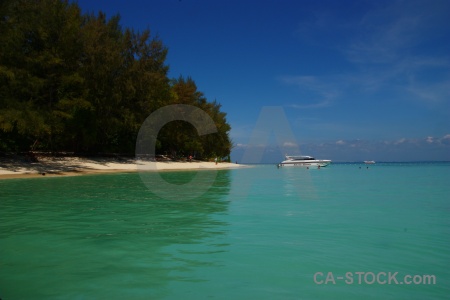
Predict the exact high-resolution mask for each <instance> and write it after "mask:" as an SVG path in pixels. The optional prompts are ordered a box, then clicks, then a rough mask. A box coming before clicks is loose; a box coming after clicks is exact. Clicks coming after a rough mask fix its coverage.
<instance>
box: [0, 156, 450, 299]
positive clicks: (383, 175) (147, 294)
mask: <svg viewBox="0 0 450 300" xmlns="http://www.w3.org/2000/svg"><path fill="white" fill-rule="evenodd" d="M449 297H450V163H449V162H434V163H377V164H375V165H364V164H344V163H342V164H335V163H333V164H331V165H330V166H328V167H326V168H320V169H316V168H310V169H306V168H297V167H291V168H289V167H284V168H277V166H276V165H274V164H273V165H252V166H250V167H246V168H239V169H229V170H220V171H217V170H199V171H177V172H148V173H145V172H141V173H115V174H100V175H99V174H96V175H83V176H72V177H70V176H69V177H66V176H61V177H44V176H43V177H41V178H30V179H6V180H0V299H2V300H9V299H234V300H236V299H449Z"/></svg>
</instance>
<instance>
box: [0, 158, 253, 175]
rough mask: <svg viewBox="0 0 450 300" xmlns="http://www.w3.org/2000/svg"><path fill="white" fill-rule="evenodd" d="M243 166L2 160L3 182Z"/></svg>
mask: <svg viewBox="0 0 450 300" xmlns="http://www.w3.org/2000/svg"><path fill="white" fill-rule="evenodd" d="M240 167H244V165H240V164H235V163H228V162H218V163H217V164H216V163H215V162H205V161H196V160H193V161H191V162H189V161H158V162H150V161H146V162H142V161H138V162H137V161H136V160H135V159H134V158H84V157H42V158H39V159H38V160H37V161H35V162H33V161H29V160H26V159H13V158H10V159H2V160H0V179H10V178H32V177H43V176H76V175H84V174H95V173H117V172H137V171H164V170H172V171H176V170H202V169H229V168H240Z"/></svg>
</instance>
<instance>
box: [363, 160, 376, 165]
mask: <svg viewBox="0 0 450 300" xmlns="http://www.w3.org/2000/svg"><path fill="white" fill-rule="evenodd" d="M364 163H365V164H366V165H372V164H374V163H375V161H373V160H365V161H364Z"/></svg>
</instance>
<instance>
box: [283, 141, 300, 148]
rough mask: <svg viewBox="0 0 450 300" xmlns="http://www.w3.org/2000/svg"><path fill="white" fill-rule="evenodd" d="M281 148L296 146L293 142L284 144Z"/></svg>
mask: <svg viewBox="0 0 450 300" xmlns="http://www.w3.org/2000/svg"><path fill="white" fill-rule="evenodd" d="M283 147H298V145H297V144H296V143H293V142H284V144H283Z"/></svg>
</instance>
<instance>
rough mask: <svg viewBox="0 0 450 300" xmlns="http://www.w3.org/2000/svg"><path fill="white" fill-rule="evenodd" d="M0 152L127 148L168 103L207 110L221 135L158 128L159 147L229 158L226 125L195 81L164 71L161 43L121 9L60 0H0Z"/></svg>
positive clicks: (177, 124) (183, 125) (183, 127)
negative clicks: (86, 7)
mask: <svg viewBox="0 0 450 300" xmlns="http://www.w3.org/2000/svg"><path fill="white" fill-rule="evenodd" d="M0 45H1V51H0V151H2V152H23V151H30V150H33V151H51V152H63V151H68V152H75V153H88V154H96V153H128V154H133V153H134V149H135V143H136V136H137V132H138V130H139V128H140V126H141V125H142V123H143V121H144V120H145V118H146V117H147V116H148V115H149V114H151V113H152V112H154V111H155V110H156V109H158V108H161V107H163V106H166V105H170V104H189V105H194V106H196V107H199V108H201V109H203V110H204V111H206V112H207V113H208V114H209V115H210V116H211V118H212V119H213V120H214V122H215V124H216V126H217V129H218V132H217V133H214V134H210V135H205V136H198V134H197V131H196V130H195V129H194V128H193V126H192V125H190V124H189V123H187V122H184V121H174V122H170V123H168V124H167V125H166V126H164V127H163V129H162V130H161V131H160V134H159V135H158V142H157V149H156V151H157V153H159V154H169V155H174V154H176V155H179V156H180V155H195V156H196V157H201V158H210V157H215V156H218V157H226V156H228V155H229V153H230V150H231V141H230V138H229V136H228V133H229V131H230V125H229V124H228V123H227V121H226V114H225V113H224V112H222V111H221V110H220V109H221V106H220V104H218V103H217V102H215V101H214V102H210V101H208V100H207V99H206V98H205V97H204V95H203V94H202V93H201V92H200V91H198V90H197V86H196V84H195V82H194V81H193V80H192V79H191V78H183V77H180V78H177V79H170V78H168V66H167V65H166V64H165V59H166V55H167V51H168V50H167V48H166V47H165V46H164V45H163V43H162V41H161V40H160V39H159V38H157V37H152V36H151V35H150V31H149V30H146V31H143V32H136V31H135V30H133V29H130V28H122V27H121V25H120V18H119V16H113V17H111V18H109V19H108V18H107V17H106V16H105V14H104V13H101V12H100V13H98V14H97V15H94V14H82V13H81V10H80V8H79V6H78V5H77V4H76V3H71V2H69V1H63V0H2V1H0Z"/></svg>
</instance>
